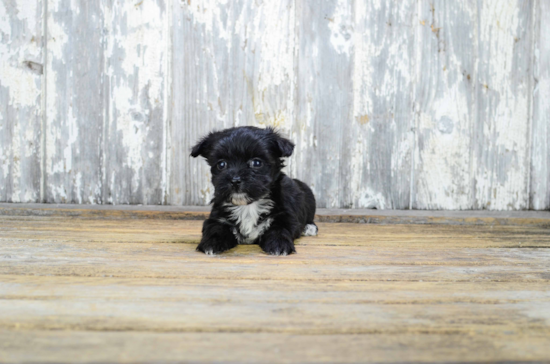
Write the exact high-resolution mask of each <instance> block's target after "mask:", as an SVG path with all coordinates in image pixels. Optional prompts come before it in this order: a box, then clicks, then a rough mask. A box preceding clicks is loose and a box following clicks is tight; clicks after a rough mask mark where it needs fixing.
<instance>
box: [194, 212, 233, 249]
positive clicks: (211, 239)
mask: <svg viewBox="0 0 550 364" xmlns="http://www.w3.org/2000/svg"><path fill="white" fill-rule="evenodd" d="M237 244H238V241H237V238H235V235H234V234H233V232H232V231H231V227H230V226H227V225H224V224H222V223H221V222H219V221H217V220H214V219H207V220H206V221H204V224H203V225H202V239H201V242H200V244H199V246H197V251H199V252H203V253H204V254H208V255H213V254H219V253H223V252H224V251H226V250H229V249H232V248H234V247H236V246H237Z"/></svg>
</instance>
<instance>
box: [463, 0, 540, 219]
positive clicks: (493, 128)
mask: <svg viewBox="0 0 550 364" xmlns="http://www.w3.org/2000/svg"><path fill="white" fill-rule="evenodd" d="M532 6H533V2H532V1H528V0H516V1H507V2H502V1H498V0H486V1H479V2H478V10H477V11H478V29H479V33H478V35H477V36H478V39H479V40H478V44H477V46H478V68H477V74H476V78H475V82H477V90H476V103H477V120H476V124H475V127H474V130H473V132H472V134H473V135H472V137H473V138H475V139H474V142H473V153H474V155H473V171H474V173H475V177H474V185H475V189H474V196H475V201H474V203H473V206H472V207H473V208H475V209H494V210H512V209H526V208H528V207H529V173H530V168H529V167H530V163H529V159H528V158H529V155H530V153H529V149H530V145H529V140H530V135H529V134H530V127H529V125H530V121H529V102H530V95H531V87H530V85H531V82H530V79H531V78H530V76H529V73H530V72H531V69H532V67H531V64H532V59H531V46H532V44H531V29H532V17H531V14H532Z"/></svg>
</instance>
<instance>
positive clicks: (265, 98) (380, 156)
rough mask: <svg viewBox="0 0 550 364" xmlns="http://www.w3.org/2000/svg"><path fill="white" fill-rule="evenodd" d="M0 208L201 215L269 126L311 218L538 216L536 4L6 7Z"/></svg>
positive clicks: (541, 183)
mask: <svg viewBox="0 0 550 364" xmlns="http://www.w3.org/2000/svg"><path fill="white" fill-rule="evenodd" d="M0 35H1V43H0V110H1V114H0V143H1V144H0V201H12V202H39V201H43V202H58V203H59V202H63V203H104V204H110V203H112V204H173V205H189V204H199V205H201V204H207V203H208V201H209V199H210V197H211V196H212V192H213V191H212V187H211V186H210V184H209V182H208V181H209V172H208V168H207V167H206V165H205V163H204V162H203V161H201V160H194V159H191V158H190V157H189V149H190V147H191V146H192V145H193V143H194V142H195V141H196V140H197V139H198V138H199V137H200V136H201V135H203V134H205V133H207V132H208V131H209V130H212V129H221V128H225V127H230V126H238V125H260V126H265V125H274V126H276V127H278V128H279V129H280V130H282V131H283V132H284V133H286V134H287V135H289V136H290V137H291V138H292V139H293V140H294V141H295V142H296V145H297V148H296V150H295V155H294V156H293V157H292V158H290V161H289V167H288V172H289V174H290V175H292V176H295V177H298V178H301V179H303V180H304V181H305V182H307V183H308V184H309V185H311V186H312V187H313V189H314V191H315V193H316V196H317V199H318V202H319V206H322V207H357V208H378V209H407V208H413V209H497V210H506V209H529V208H531V209H548V208H550V142H549V139H550V2H549V1H547V0H507V1H501V0H483V1H481V0H479V1H474V0H468V1H460V2H454V1H453V2H448V1H447V2H446V1H443V0H439V1H428V0H403V1H382V0H337V1H336V0H281V1H267V0H264V1H262V0H232V1H229V0H217V1H216V0H134V1H115V0H97V1H85V0H2V1H1V2H0Z"/></svg>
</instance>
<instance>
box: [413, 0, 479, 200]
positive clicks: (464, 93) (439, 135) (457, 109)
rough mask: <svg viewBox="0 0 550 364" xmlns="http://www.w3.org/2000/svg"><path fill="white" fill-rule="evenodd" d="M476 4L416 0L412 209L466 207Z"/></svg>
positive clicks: (469, 185) (469, 184)
mask: <svg viewBox="0 0 550 364" xmlns="http://www.w3.org/2000/svg"><path fill="white" fill-rule="evenodd" d="M476 10H477V4H476V3H475V2H474V1H464V2H460V3H445V2H433V1H421V2H420V4H419V14H418V19H417V20H416V21H415V24H414V28H415V29H416V34H417V38H416V39H417V42H418V45H417V46H416V47H415V48H416V82H415V90H414V93H415V97H414V98H415V112H416V115H415V117H416V128H415V129H416V143H415V145H416V149H415V157H414V171H413V176H414V180H413V184H414V187H413V188H414V193H413V201H412V208H415V209H471V208H472V206H473V204H472V199H473V191H472V175H471V165H470V164H471V132H472V128H473V125H475V122H476V119H477V115H476V111H477V109H476V106H475V105H476V97H475V92H476V81H475V80H476V77H477V74H476V60H477V58H476V55H477V39H476V29H477V24H478V21H477V18H476V15H477V11H476Z"/></svg>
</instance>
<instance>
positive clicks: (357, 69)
mask: <svg viewBox="0 0 550 364" xmlns="http://www.w3.org/2000/svg"><path fill="white" fill-rule="evenodd" d="M415 4H416V2H415V1H412V0H411V1H402V2H399V3H397V2H387V1H367V0H356V1H355V3H354V6H355V8H354V14H355V19H354V23H355V53H354V62H353V115H352V117H348V118H345V119H343V120H342V124H343V130H342V138H343V141H342V157H341V158H340V159H341V162H340V181H341V182H340V184H341V194H342V195H341V204H342V205H343V206H346V207H348V206H349V207H355V208H376V209H404V208H408V207H409V202H410V170H411V157H412V152H413V142H414V140H413V135H412V132H411V127H412V121H413V113H412V112H413V109H412V84H413V75H414V68H413V60H414V44H415V41H414V37H415V34H414V23H415V19H416V17H415V11H416V7H415Z"/></svg>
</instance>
